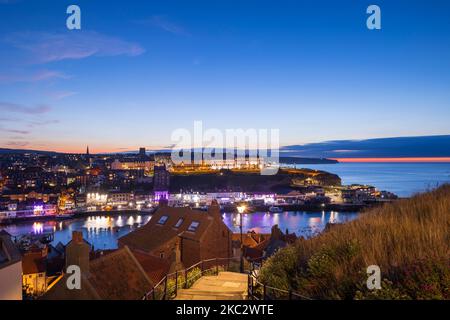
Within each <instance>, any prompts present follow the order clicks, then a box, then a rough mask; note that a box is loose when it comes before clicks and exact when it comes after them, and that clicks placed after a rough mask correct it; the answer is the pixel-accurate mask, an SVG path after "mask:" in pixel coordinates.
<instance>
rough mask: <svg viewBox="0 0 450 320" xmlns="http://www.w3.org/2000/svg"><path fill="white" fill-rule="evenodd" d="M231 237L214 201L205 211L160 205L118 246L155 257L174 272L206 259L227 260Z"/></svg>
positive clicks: (122, 238)
mask: <svg viewBox="0 0 450 320" xmlns="http://www.w3.org/2000/svg"><path fill="white" fill-rule="evenodd" d="M231 237H232V233H231V231H230V230H229V229H228V227H227V226H226V225H225V223H224V222H223V220H222V215H221V213H220V207H219V205H218V203H217V201H213V203H212V204H211V206H210V207H209V209H208V211H207V212H205V211H200V210H195V209H190V208H186V207H183V208H174V207H168V206H167V205H166V204H165V203H164V202H162V204H161V205H160V207H159V208H158V209H157V211H156V212H155V213H154V215H153V217H152V219H151V220H150V222H148V223H147V224H146V225H145V226H143V227H141V228H139V229H137V230H135V231H133V232H131V233H129V234H127V235H125V236H123V237H121V238H120V239H119V241H118V244H119V247H125V246H127V247H129V248H130V249H131V250H132V251H137V252H140V253H142V254H147V255H150V256H151V257H152V259H153V260H154V258H157V259H158V260H157V261H159V262H160V263H159V264H165V265H169V266H170V267H169V268H168V270H170V271H175V270H181V269H183V267H184V268H187V267H190V266H192V265H194V264H196V263H197V262H199V261H201V260H205V259H213V258H230V257H231V256H232V247H231ZM149 268H151V266H149Z"/></svg>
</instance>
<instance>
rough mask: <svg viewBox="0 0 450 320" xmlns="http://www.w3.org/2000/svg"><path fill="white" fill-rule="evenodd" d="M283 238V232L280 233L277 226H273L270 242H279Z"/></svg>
mask: <svg viewBox="0 0 450 320" xmlns="http://www.w3.org/2000/svg"><path fill="white" fill-rule="evenodd" d="M282 237H283V232H281V230H280V228H279V227H278V225H277V224H276V225H274V226H273V227H272V233H271V235H270V238H271V239H272V240H281V239H282Z"/></svg>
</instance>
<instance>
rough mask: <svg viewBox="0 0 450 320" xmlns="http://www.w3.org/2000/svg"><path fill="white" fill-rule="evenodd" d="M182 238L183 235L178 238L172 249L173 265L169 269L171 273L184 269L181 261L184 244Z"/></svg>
mask: <svg viewBox="0 0 450 320" xmlns="http://www.w3.org/2000/svg"><path fill="white" fill-rule="evenodd" d="M182 241H183V240H182V238H181V237H177V240H176V242H175V246H174V248H173V251H172V255H171V261H172V263H171V266H170V269H169V273H172V272H175V271H180V270H183V269H184V266H183V262H182V261H181V255H182V253H181V246H182Z"/></svg>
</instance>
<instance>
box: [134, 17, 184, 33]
mask: <svg viewBox="0 0 450 320" xmlns="http://www.w3.org/2000/svg"><path fill="white" fill-rule="evenodd" d="M136 23H138V24H141V25H151V26H154V27H157V28H159V29H161V30H164V31H166V32H169V33H172V34H176V35H180V36H190V35H191V34H190V33H189V32H188V31H187V30H186V29H185V28H183V27H181V26H180V25H178V24H176V23H174V22H172V21H170V20H169V19H168V17H167V16H165V15H154V16H151V17H150V18H148V19H144V20H138V21H136Z"/></svg>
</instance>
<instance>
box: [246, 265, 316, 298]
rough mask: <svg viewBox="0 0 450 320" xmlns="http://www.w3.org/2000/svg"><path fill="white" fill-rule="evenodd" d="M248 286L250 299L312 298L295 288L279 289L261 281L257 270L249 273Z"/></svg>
mask: <svg viewBox="0 0 450 320" xmlns="http://www.w3.org/2000/svg"><path fill="white" fill-rule="evenodd" d="M247 288H248V292H247V297H248V299H249V300H312V299H311V298H309V297H306V296H304V295H302V294H300V293H297V292H295V291H293V290H284V289H279V288H275V287H272V286H269V285H266V284H265V283H261V282H259V281H258V277H257V274H256V272H255V271H252V272H250V273H249V274H248V283H247Z"/></svg>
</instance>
